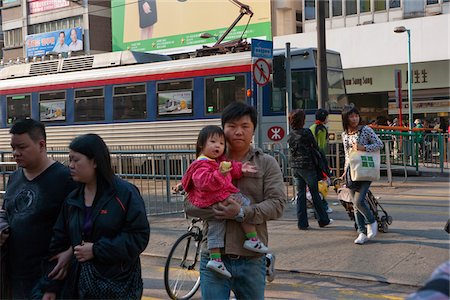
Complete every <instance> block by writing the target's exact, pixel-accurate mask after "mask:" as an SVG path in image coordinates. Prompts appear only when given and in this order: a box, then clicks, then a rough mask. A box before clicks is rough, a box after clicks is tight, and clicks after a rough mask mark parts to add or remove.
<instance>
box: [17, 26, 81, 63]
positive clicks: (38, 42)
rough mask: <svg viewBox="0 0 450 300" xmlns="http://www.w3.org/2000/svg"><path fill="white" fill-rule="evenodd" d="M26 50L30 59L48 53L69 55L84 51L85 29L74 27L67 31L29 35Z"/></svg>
mask: <svg viewBox="0 0 450 300" xmlns="http://www.w3.org/2000/svg"><path fill="white" fill-rule="evenodd" d="M25 49H26V53H27V56H28V57H33V56H43V55H45V54H47V53H51V52H53V53H56V54H58V53H67V52H69V51H71V52H73V51H82V50H83V29H82V28H81V27H74V28H69V29H65V30H58V31H51V32H45V33H38V34H31V35H27V37H26V39H25Z"/></svg>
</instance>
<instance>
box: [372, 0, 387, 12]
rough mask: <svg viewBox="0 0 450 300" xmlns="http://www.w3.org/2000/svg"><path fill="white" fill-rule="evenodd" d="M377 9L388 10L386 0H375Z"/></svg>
mask: <svg viewBox="0 0 450 300" xmlns="http://www.w3.org/2000/svg"><path fill="white" fill-rule="evenodd" d="M374 4H375V11H383V10H386V0H375V2H374Z"/></svg>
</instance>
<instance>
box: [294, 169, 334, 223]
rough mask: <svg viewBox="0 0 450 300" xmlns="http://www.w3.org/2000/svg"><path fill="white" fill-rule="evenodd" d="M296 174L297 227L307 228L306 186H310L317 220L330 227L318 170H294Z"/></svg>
mask: <svg viewBox="0 0 450 300" xmlns="http://www.w3.org/2000/svg"><path fill="white" fill-rule="evenodd" d="M292 171H293V174H294V183H295V185H296V187H297V222H298V224H297V226H298V227H299V228H307V227H308V226H309V224H308V213H307V212H306V186H307V185H308V186H309V192H310V193H311V197H312V201H313V204H314V209H315V214H316V219H317V221H318V222H319V225H328V223H330V219H329V218H328V214H327V212H326V210H325V207H324V205H323V202H322V199H320V195H319V187H318V179H317V172H316V170H313V169H311V170H309V169H298V168H293V169H292Z"/></svg>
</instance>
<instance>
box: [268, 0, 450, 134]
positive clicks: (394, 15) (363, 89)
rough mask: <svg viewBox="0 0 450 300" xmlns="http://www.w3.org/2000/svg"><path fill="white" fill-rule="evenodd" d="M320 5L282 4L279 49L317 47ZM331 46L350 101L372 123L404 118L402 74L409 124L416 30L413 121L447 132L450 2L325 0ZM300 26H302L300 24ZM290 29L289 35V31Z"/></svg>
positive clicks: (277, 22) (306, 1)
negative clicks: (435, 125) (398, 97)
mask: <svg viewBox="0 0 450 300" xmlns="http://www.w3.org/2000/svg"><path fill="white" fill-rule="evenodd" d="M317 1H318V0H303V1H275V2H276V3H277V4H276V5H274V8H275V11H274V12H273V13H274V14H275V16H279V15H282V16H286V18H287V19H289V20H291V21H292V22H289V26H284V25H285V24H286V23H285V22H284V20H285V19H283V18H274V24H273V29H274V47H278V48H283V47H284V46H285V44H286V43H287V42H289V43H291V47H310V46H312V45H317V33H316V5H317ZM325 2H326V21H325V22H326V47H327V48H329V49H332V50H336V51H339V52H340V53H341V56H342V63H343V67H344V69H345V72H344V75H345V78H346V88H347V93H348V95H349V102H353V103H354V104H355V105H357V106H358V107H359V108H360V109H361V112H362V115H363V117H364V119H365V120H366V121H369V120H374V119H377V118H379V119H381V120H383V119H386V118H390V119H393V118H394V117H397V116H398V114H399V105H398V101H397V102H396V94H395V70H400V73H401V82H402V102H403V103H402V114H403V120H404V121H406V123H407V121H408V92H407V91H408V81H407V77H408V74H407V70H408V69H407V62H408V36H407V33H406V32H404V33H395V32H394V29H395V28H396V27H399V26H404V27H405V28H406V29H408V30H410V45H411V46H410V47H411V63H412V103H413V106H412V107H413V119H416V118H420V119H424V120H427V121H428V122H429V123H433V122H437V121H439V122H441V127H442V128H444V126H448V119H449V113H450V102H449V99H450V97H449V87H450V83H449V82H450V79H449V70H450V66H449V61H450V49H449V45H450V41H449V34H450V32H449V28H450V14H449V12H450V3H449V1H448V0H414V1H412V0H326V1H325ZM294 20H295V21H294ZM289 31H290V32H289Z"/></svg>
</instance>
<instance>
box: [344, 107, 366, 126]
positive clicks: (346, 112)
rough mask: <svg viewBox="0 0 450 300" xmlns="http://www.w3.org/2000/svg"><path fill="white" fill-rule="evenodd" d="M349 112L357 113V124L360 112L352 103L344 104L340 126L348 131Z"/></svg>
mask: <svg viewBox="0 0 450 300" xmlns="http://www.w3.org/2000/svg"><path fill="white" fill-rule="evenodd" d="M351 114H357V115H358V116H359V124H358V125H361V122H362V121H361V114H360V113H359V110H358V109H357V108H356V107H355V106H354V105H346V106H344V108H343V109H342V127H343V128H344V131H345V132H348V127H349V125H350V122H349V121H348V117H349V116H350V115H351Z"/></svg>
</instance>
